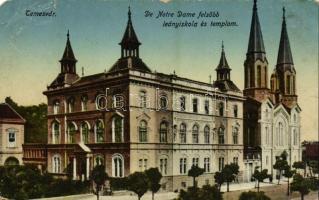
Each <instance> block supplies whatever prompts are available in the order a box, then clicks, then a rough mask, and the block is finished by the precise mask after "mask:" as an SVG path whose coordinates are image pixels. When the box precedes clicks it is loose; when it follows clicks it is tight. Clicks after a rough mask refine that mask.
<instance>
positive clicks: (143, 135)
mask: <svg viewBox="0 0 319 200" xmlns="http://www.w3.org/2000/svg"><path fill="white" fill-rule="evenodd" d="M139 139H140V142H147V122H146V121H145V120H142V121H141V122H140V126H139Z"/></svg>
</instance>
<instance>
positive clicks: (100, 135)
mask: <svg viewBox="0 0 319 200" xmlns="http://www.w3.org/2000/svg"><path fill="white" fill-rule="evenodd" d="M95 142H97V143H100V142H104V124H103V122H102V121H101V120H98V121H97V122H96V123H95Z"/></svg>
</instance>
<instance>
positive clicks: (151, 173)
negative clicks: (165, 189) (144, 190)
mask: <svg viewBox="0 0 319 200" xmlns="http://www.w3.org/2000/svg"><path fill="white" fill-rule="evenodd" d="M145 174H146V176H147V178H148V182H149V189H150V190H151V191H152V199H153V200H154V194H155V193H156V192H157V191H158V190H159V189H160V188H161V184H160V181H161V179H162V174H161V173H160V172H159V171H158V168H150V169H148V170H146V171H145Z"/></svg>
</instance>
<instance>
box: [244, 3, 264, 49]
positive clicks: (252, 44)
mask: <svg viewBox="0 0 319 200" xmlns="http://www.w3.org/2000/svg"><path fill="white" fill-rule="evenodd" d="M256 53H257V54H259V53H265V47H264V41H263V36H262V33H261V28H260V23H259V18H258V13H257V0H254V6H253V16H252V20H251V27H250V36H249V43H248V50H247V54H256Z"/></svg>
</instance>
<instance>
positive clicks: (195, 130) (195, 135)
mask: <svg viewBox="0 0 319 200" xmlns="http://www.w3.org/2000/svg"><path fill="white" fill-rule="evenodd" d="M198 130H199V128H198V126H197V125H194V126H193V129H192V136H193V143H194V144H197V143H198V142H199V141H198Z"/></svg>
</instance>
